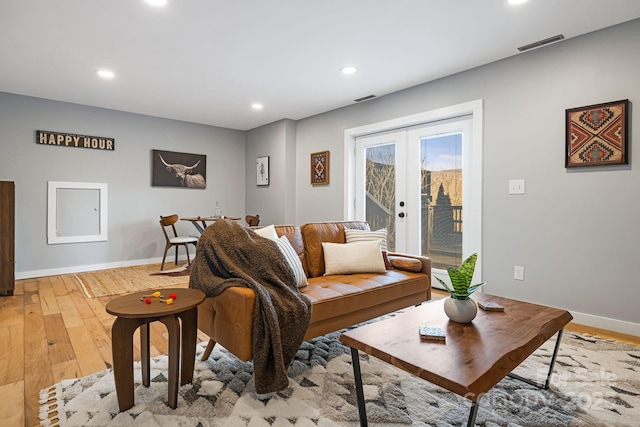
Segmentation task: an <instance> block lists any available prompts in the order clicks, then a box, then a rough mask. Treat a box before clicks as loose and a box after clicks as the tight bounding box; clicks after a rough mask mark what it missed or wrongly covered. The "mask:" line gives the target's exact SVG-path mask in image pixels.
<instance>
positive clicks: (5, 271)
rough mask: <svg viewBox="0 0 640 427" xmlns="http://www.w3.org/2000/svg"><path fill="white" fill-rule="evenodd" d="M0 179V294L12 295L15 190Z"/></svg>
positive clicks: (13, 281)
mask: <svg viewBox="0 0 640 427" xmlns="http://www.w3.org/2000/svg"><path fill="white" fill-rule="evenodd" d="M15 188H16V186H15V184H14V183H13V182H9V181H0V295H13V289H14V287H15V241H16V233H15V209H16V202H15V192H16V190H15Z"/></svg>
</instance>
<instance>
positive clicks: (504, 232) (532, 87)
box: [296, 20, 640, 334]
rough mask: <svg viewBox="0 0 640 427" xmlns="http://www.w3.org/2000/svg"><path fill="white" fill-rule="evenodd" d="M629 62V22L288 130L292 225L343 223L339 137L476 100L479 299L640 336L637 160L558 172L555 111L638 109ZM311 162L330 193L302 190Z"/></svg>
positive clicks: (635, 29) (632, 61)
mask: <svg viewBox="0 0 640 427" xmlns="http://www.w3.org/2000/svg"><path fill="white" fill-rule="evenodd" d="M639 51H640V20H635V21H632V22H629V23H626V24H622V25H620V26H617V27H612V28H609V29H605V30H602V31H599V32H595V33H592V34H588V35H586V36H583V37H579V38H576V39H570V40H565V41H563V42H561V43H557V44H554V45H550V46H547V47H544V48H542V49H538V50H534V51H531V52H528V53H524V54H520V55H518V56H516V57H513V58H510V59H506V60H503V61H499V62H496V63H493V64H489V65H486V66H483V67H479V68H476V69H473V70H470V71H468V72H464V73H460V74H457V75H454V76H450V77H447V78H443V79H440V80H437V81H434V82H431V83H427V84H424V85H420V86H417V87H414V88H411V89H407V90H404V91H401V92H397V93H394V94H391V95H388V96H384V97H381V98H378V99H375V100H372V101H367V102H364V103H361V104H356V105H353V106H350V107H346V108H342V109H339V110H334V111H330V112H327V113H325V114H321V115H318V116H314V117H309V118H306V119H303V120H300V121H298V123H297V173H296V174H297V215H296V219H297V223H299V224H302V223H305V222H310V221H318V220H336V219H342V216H343V212H344V206H343V204H344V202H343V200H344V197H343V194H344V184H345V183H344V182H343V181H344V177H343V168H344V165H345V159H344V154H343V149H344V148H343V140H344V130H345V129H349V128H353V127H358V126H363V125H366V124H370V123H376V122H379V121H383V120H389V119H393V118H397V117H402V116H406V115H410V114H415V113H419V112H424V111H430V110H435V109H438V108H442V107H446V106H450V105H455V104H460V103H463V102H468V101H471V100H475V99H483V100H484V176H483V217H484V224H483V227H482V234H483V250H482V253H481V254H480V262H481V263H482V268H483V272H484V279H485V280H488V284H487V286H486V287H485V291H486V292H489V293H494V294H498V295H503V296H508V297H513V298H517V299H522V300H526V301H531V302H536V303H541V304H545V305H551V306H557V307H563V308H566V309H569V310H571V311H572V313H573V314H574V316H576V318H577V319H578V320H579V321H581V322H582V323H587V324H594V323H596V324H597V325H596V326H598V325H599V326H601V327H608V328H610V329H617V330H622V331H623V332H628V333H635V334H640V325H638V323H640V311H639V310H638V309H637V307H636V306H637V303H638V301H640V286H639V284H640V283H639V282H640V280H639V279H638V277H637V274H636V271H635V264H636V262H637V261H636V260H637V254H639V253H640V226H638V222H637V219H638V218H640V202H639V200H638V198H637V197H636V195H637V192H638V188H640V170H638V168H637V167H634V164H636V163H637V162H638V160H639V156H640V154H638V153H636V150H633V149H631V150H630V153H631V161H630V164H629V165H628V166H618V167H606V168H585V169H580V170H567V169H565V167H564V144H565V133H564V132H565V122H564V118H565V109H568V108H573V107H579V106H584V105H591V104H596V103H600V102H608V101H616V100H620V99H629V100H630V101H631V103H632V104H633V103H634V102H638V101H640V85H639V84H638V70H639V69H640V56H638V55H637V54H636V53H637V52H639ZM631 110H632V115H631V125H632V127H633V124H634V123H638V119H639V117H640V113H639V112H638V111H635V110H634V109H633V108H632V109H631ZM631 137H632V139H631V142H632V145H634V144H635V143H634V140H633V135H632V136H631ZM636 139H637V138H636ZM635 145H637V144H635ZM321 150H330V151H331V184H330V185H329V186H324V187H312V186H311V185H310V184H309V180H308V179H307V177H308V174H309V166H308V156H309V154H310V153H311V152H315V151H321ZM509 179H525V180H526V190H527V193H526V195H524V196H509V195H508V194H507V183H508V180H509ZM514 265H520V266H524V267H525V280H524V281H516V280H514V279H513V267H514Z"/></svg>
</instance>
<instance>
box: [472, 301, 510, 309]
mask: <svg viewBox="0 0 640 427" xmlns="http://www.w3.org/2000/svg"><path fill="white" fill-rule="evenodd" d="M478 307H480V308H481V309H483V310H484V311H504V307H503V306H501V305H500V304H498V303H495V302H491V301H478Z"/></svg>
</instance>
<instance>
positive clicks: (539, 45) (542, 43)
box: [518, 34, 564, 52]
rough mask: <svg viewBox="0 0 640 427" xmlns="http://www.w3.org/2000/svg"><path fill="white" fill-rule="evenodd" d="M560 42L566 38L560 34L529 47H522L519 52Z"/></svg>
mask: <svg viewBox="0 0 640 427" xmlns="http://www.w3.org/2000/svg"><path fill="white" fill-rule="evenodd" d="M560 40H564V36H563V35H562V34H558V35H557V36H553V37H549V38H548V39H544V40H540V41H537V42H534V43H531V44H528V45H524V46H520V47H519V48H518V50H519V51H520V52H524V51H525V50H529V49H535V48H536V47H541V46H544V45H547V44H549V43H555V42H559V41H560Z"/></svg>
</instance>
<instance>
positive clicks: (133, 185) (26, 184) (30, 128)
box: [0, 93, 245, 278]
mask: <svg viewBox="0 0 640 427" xmlns="http://www.w3.org/2000/svg"><path fill="white" fill-rule="evenodd" d="M36 130H48V131H57V132H67V133H77V134H84V135H96V136H104V137H112V138H115V151H112V152H107V151H100V150H91V149H80V148H68V147H58V146H47V145H40V144H36V134H35V132H36ZM244 143H245V134H244V132H240V131H236V130H229V129H223V128H215V127H211V126H204V125H196V124H192V123H185V122H180V121H174V120H166V119H159V118H154V117H148V116H142V115H138V114H129V113H123V112H118V111H113V110H107V109H100V108H93V107H85V106H80V105H75V104H68V103H63V102H55V101H48V100H44V99H38V98H30V97H25V96H19V95H12V94H7V93H0V180H6V181H15V183H16V276H17V277H18V278H24V277H33V276H39V275H46V274H57V273H60V272H65V271H79V270H82V269H83V266H87V267H86V268H96V267H108V266H119V265H131V264H141V263H144V262H149V261H154V260H156V261H157V260H159V259H160V257H161V256H162V253H163V250H164V237H163V235H162V232H161V230H160V225H159V224H158V219H159V216H160V215H167V214H171V213H177V214H179V215H180V216H193V215H195V216H197V215H207V214H212V213H213V210H214V208H215V202H216V200H219V201H220V202H221V204H222V206H223V208H224V210H225V212H226V214H227V215H242V216H243V217H244V201H245V181H244V161H245V146H244ZM152 149H160V150H170V151H180V152H186V153H194V154H205V155H206V156H207V188H206V189H204V190H197V189H184V188H168V187H152V186H151V150H152ZM47 181H72V182H101V183H107V184H108V195H109V200H108V204H109V207H108V218H109V236H108V239H109V240H108V241H107V242H92V243H72V244H59V245H48V244H47V239H46V236H47V230H46V224H47ZM178 227H179V232H180V233H184V234H197V232H196V230H195V228H194V227H193V226H192V225H191V224H190V223H186V222H184V223H183V222H181V223H179V225H178ZM181 254H183V255H184V251H183V252H181Z"/></svg>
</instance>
